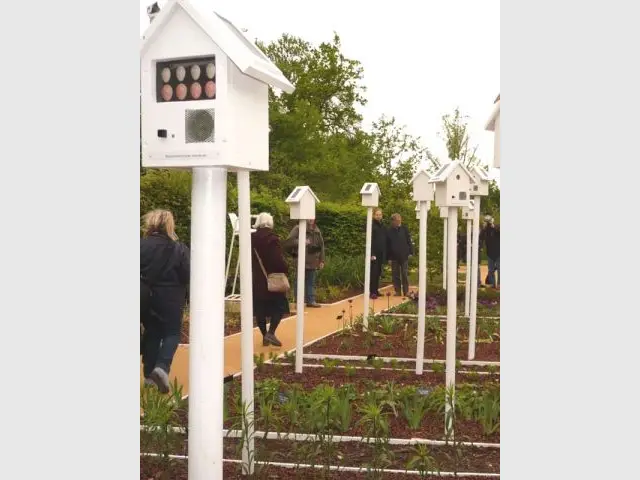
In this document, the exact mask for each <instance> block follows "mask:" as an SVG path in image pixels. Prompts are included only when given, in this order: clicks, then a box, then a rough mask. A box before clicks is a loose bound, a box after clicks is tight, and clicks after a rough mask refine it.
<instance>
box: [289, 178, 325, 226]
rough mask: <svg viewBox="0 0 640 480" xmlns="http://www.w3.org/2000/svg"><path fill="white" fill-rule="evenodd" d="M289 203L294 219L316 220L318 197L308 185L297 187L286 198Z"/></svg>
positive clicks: (291, 215)
mask: <svg viewBox="0 0 640 480" xmlns="http://www.w3.org/2000/svg"><path fill="white" fill-rule="evenodd" d="M285 202H286V203H288V204H289V209H290V211H291V213H290V217H291V219H292V220H314V219H315V218H316V203H320V200H318V197H317V196H316V194H315V193H313V190H311V188H309V187H308V186H306V185H305V186H301V187H296V188H294V189H293V191H292V192H291V194H290V195H289V196H288V197H287V199H286V200H285Z"/></svg>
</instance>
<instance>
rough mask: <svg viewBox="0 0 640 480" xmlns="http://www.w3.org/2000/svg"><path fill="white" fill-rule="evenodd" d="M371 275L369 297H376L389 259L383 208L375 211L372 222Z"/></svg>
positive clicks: (378, 294)
mask: <svg viewBox="0 0 640 480" xmlns="http://www.w3.org/2000/svg"><path fill="white" fill-rule="evenodd" d="M370 260H371V276H370V280H371V282H370V285H369V292H365V295H366V294H367V293H369V297H371V298H373V299H376V298H378V297H379V296H380V291H379V288H380V277H381V276H382V267H383V265H384V264H385V263H386V261H387V232H386V228H385V227H384V225H383V224H382V209H380V208H376V209H375V210H374V211H373V223H372V224H371V259H370Z"/></svg>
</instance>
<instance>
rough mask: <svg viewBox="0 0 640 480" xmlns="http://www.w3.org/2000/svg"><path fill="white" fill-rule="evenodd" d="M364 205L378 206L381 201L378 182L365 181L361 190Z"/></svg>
mask: <svg viewBox="0 0 640 480" xmlns="http://www.w3.org/2000/svg"><path fill="white" fill-rule="evenodd" d="M360 195H362V206H363V207H377V206H378V202H379V201H380V187H378V184H377V183H365V184H364V185H363V186H362V189H361V190H360Z"/></svg>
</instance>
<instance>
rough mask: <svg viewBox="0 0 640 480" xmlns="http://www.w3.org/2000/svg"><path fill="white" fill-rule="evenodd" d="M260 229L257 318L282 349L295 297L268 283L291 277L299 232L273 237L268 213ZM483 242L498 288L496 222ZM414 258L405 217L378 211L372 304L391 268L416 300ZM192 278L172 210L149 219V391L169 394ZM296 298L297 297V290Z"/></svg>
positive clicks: (488, 223) (145, 254)
mask: <svg viewBox="0 0 640 480" xmlns="http://www.w3.org/2000/svg"><path fill="white" fill-rule="evenodd" d="M253 227H254V229H255V232H254V233H253V234H252V235H251V250H252V259H251V260H252V274H253V277H252V287H253V314H254V316H255V319H256V323H257V325H258V328H259V329H260V332H261V333H262V338H263V340H262V344H263V346H275V347H281V346H282V342H281V341H280V340H279V339H278V338H277V337H276V330H277V328H278V325H279V324H280V321H281V320H282V318H283V317H284V316H285V315H287V314H289V313H290V309H289V298H288V292H286V291H274V290H273V288H271V289H270V288H269V276H270V275H271V274H277V273H280V274H284V275H288V274H289V268H288V264H287V261H286V258H285V254H289V255H291V256H293V257H296V256H297V252H298V241H299V240H298V237H299V229H298V226H296V227H294V228H293V229H292V230H291V232H290V234H289V236H288V237H287V238H286V239H285V240H284V241H281V239H280V237H279V236H278V235H277V234H276V233H275V232H274V229H273V227H274V224H273V217H272V216H271V215H270V214H268V213H266V212H262V213H260V214H259V215H258V216H257V218H256V220H255V223H254V225H253ZM306 231H307V233H306V240H305V249H306V250H305V251H306V259H305V292H304V303H305V304H306V306H307V307H311V308H317V307H319V306H320V305H319V304H318V303H317V302H316V298H315V280H316V275H317V271H318V270H320V269H322V268H324V265H325V247H324V239H323V237H322V233H321V232H320V229H319V228H318V226H317V225H316V222H315V220H309V221H308V222H307V229H306ZM480 241H481V245H484V246H485V248H486V252H487V256H488V259H489V273H488V275H487V277H486V282H485V283H486V284H488V285H493V286H496V279H495V273H496V272H498V275H499V272H500V226H499V225H498V226H496V225H495V224H494V221H493V218H491V217H490V216H487V217H485V222H484V225H483V228H482V231H481V233H480ZM413 254H414V247H413V242H412V240H411V235H410V233H409V230H408V228H407V227H406V226H405V225H403V223H402V217H401V216H400V215H399V214H397V213H394V214H393V215H392V216H391V225H390V226H389V227H386V226H385V225H384V224H383V214H382V210H381V209H379V208H377V209H375V211H374V212H373V223H372V231H371V258H370V261H371V276H370V290H369V292H368V293H369V295H370V297H371V298H377V297H378V296H380V291H379V288H380V277H381V276H382V272H383V268H384V266H385V265H386V264H387V263H388V262H390V263H391V272H392V278H393V286H394V288H395V294H396V295H398V296H400V295H405V296H406V295H408V294H409V257H411V255H413ZM190 272H191V257H190V253H189V249H188V248H187V246H186V245H184V244H182V243H180V242H179V241H178V237H177V235H176V233H175V220H174V218H173V215H172V213H171V212H170V211H168V210H154V211H152V212H149V213H147V214H146V215H145V217H144V231H143V237H142V239H141V242H140V323H141V339H140V355H141V356H142V363H143V372H144V377H145V384H152V385H156V386H157V387H158V389H159V390H160V391H161V392H163V393H166V392H168V391H169V371H170V368H171V363H172V361H173V357H174V356H175V353H176V350H177V348H178V345H179V343H180V334H181V330H182V316H183V311H184V307H185V304H186V302H187V299H188V288H189V279H190ZM478 278H480V277H479V276H478ZM365 293H366V292H365ZM294 295H297V292H296V288H295V283H294ZM267 321H268V323H267Z"/></svg>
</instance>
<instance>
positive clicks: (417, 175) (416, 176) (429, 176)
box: [411, 168, 431, 183]
mask: <svg viewBox="0 0 640 480" xmlns="http://www.w3.org/2000/svg"><path fill="white" fill-rule="evenodd" d="M421 175H425V176H426V177H427V180H431V175H429V172H427V170H426V169H424V168H422V169H420V170H418V171H417V172H416V174H415V175H414V176H413V178H412V179H411V183H413V182H415V181H416V180H417V179H418V177H420V176H421Z"/></svg>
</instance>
